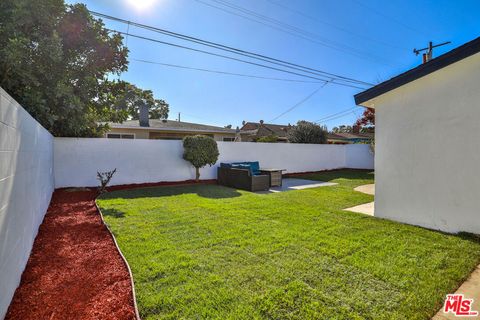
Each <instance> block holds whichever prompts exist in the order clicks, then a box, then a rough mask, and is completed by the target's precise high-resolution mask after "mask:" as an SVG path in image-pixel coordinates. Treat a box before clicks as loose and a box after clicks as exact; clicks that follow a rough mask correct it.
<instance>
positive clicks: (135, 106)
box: [98, 81, 169, 122]
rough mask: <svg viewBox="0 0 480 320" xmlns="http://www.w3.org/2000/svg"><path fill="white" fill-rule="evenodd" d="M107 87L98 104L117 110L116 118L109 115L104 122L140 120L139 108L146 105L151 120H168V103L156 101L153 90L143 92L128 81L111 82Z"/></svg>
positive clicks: (106, 115)
mask: <svg viewBox="0 0 480 320" xmlns="http://www.w3.org/2000/svg"><path fill="white" fill-rule="evenodd" d="M106 86H107V88H106V89H105V90H104V94H102V96H101V99H100V100H99V101H98V103H99V105H103V106H107V108H108V109H110V108H111V109H113V110H115V111H116V112H115V113H114V115H116V117H112V114H108V113H107V114H105V115H104V116H103V117H102V120H104V121H114V122H123V121H125V120H126V119H127V118H129V119H135V120H138V112H139V108H140V106H141V105H144V104H145V105H147V106H148V108H149V117H150V119H166V118H167V117H168V112H169V105H168V103H167V102H165V101H164V100H160V99H155V98H154V96H153V92H152V91H151V90H142V89H140V88H138V87H137V86H135V85H133V84H131V83H128V82H126V81H109V82H107V83H106ZM105 118H106V119H105Z"/></svg>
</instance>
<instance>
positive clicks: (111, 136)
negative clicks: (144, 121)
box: [107, 133, 135, 139]
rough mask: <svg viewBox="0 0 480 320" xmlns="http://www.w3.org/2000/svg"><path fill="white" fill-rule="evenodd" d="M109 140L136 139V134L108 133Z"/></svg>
mask: <svg viewBox="0 0 480 320" xmlns="http://www.w3.org/2000/svg"><path fill="white" fill-rule="evenodd" d="M107 138H109V139H135V134H131V133H107Z"/></svg>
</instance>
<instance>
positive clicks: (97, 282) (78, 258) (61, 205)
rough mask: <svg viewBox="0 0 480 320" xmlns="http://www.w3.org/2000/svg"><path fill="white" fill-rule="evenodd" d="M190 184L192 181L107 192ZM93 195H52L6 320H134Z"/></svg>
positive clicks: (123, 275)
mask: <svg viewBox="0 0 480 320" xmlns="http://www.w3.org/2000/svg"><path fill="white" fill-rule="evenodd" d="M191 183H194V181H183V182H174V183H168V182H167V183H149V184H137V185H123V186H115V187H111V188H109V189H110V190H121V189H131V188H138V187H145V186H159V185H181V184H191ZM201 183H215V180H204V181H201ZM96 196H97V192H96V191H95V190H94V189H92V190H91V191H75V192H70V191H68V190H66V189H59V190H56V191H55V192H54V194H53V197H52V201H51V203H50V207H49V208H48V211H47V214H46V215H45V218H44V220H43V223H42V225H41V226H40V229H39V231H38V235H37V237H36V239H35V242H34V244H33V249H32V252H31V254H30V258H29V259H28V263H27V266H26V268H25V271H24V272H23V274H22V280H21V283H20V286H19V287H18V288H17V290H16V291H15V295H14V297H13V300H12V303H11V304H10V307H9V309H8V312H7V315H6V318H5V319H6V320H13V319H22V320H26V319H35V320H39V319H49V320H53V319H59V320H60V319H61V320H65V319H83V320H87V319H88V320H90V319H92V320H93V319H115V320H127V319H128V320H130V319H135V318H136V317H135V308H134V302H133V296H132V287H131V282H130V277H129V274H128V270H127V268H126V266H125V265H124V263H123V260H122V258H121V256H120V254H119V253H118V251H117V248H116V247H115V244H114V242H113V240H112V238H111V236H110V234H109V232H108V231H107V229H106V227H105V226H104V225H103V224H102V221H101V218H100V215H99V213H98V211H97V208H96V206H95V197H96Z"/></svg>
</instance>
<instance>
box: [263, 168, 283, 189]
mask: <svg viewBox="0 0 480 320" xmlns="http://www.w3.org/2000/svg"><path fill="white" fill-rule="evenodd" d="M260 171H261V172H263V173H266V174H268V175H269V176H270V187H281V186H282V171H286V169H260Z"/></svg>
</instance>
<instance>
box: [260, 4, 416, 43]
mask: <svg viewBox="0 0 480 320" xmlns="http://www.w3.org/2000/svg"><path fill="white" fill-rule="evenodd" d="M265 1H267V2H270V3H271V4H274V5H276V6H278V7H280V8H283V9H285V10H287V11H290V12H293V13H296V14H298V15H300V16H303V17H305V18H307V19H310V20H314V21H317V22H320V23H321V24H324V25H326V26H329V27H331V28H334V29H337V30H339V31H342V32H345V33H348V34H350V35H354V36H357V37H360V38H362V39H365V40H368V41H371V42H375V43H378V44H381V45H383V46H388V47H391V48H395V49H402V50H408V49H407V48H403V47H399V46H396V45H393V44H391V43H388V42H386V41H382V40H378V39H374V38H372V37H369V36H367V35H364V34H360V33H356V32H352V31H350V30H348V29H345V28H342V27H339V26H337V25H335V24H333V23H329V22H327V21H324V20H321V19H319V18H317V17H314V16H312V15H309V14H307V13H305V12H302V11H300V10H297V9H293V8H291V7H289V6H286V5H284V4H282V3H278V2H276V1H274V0H265Z"/></svg>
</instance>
